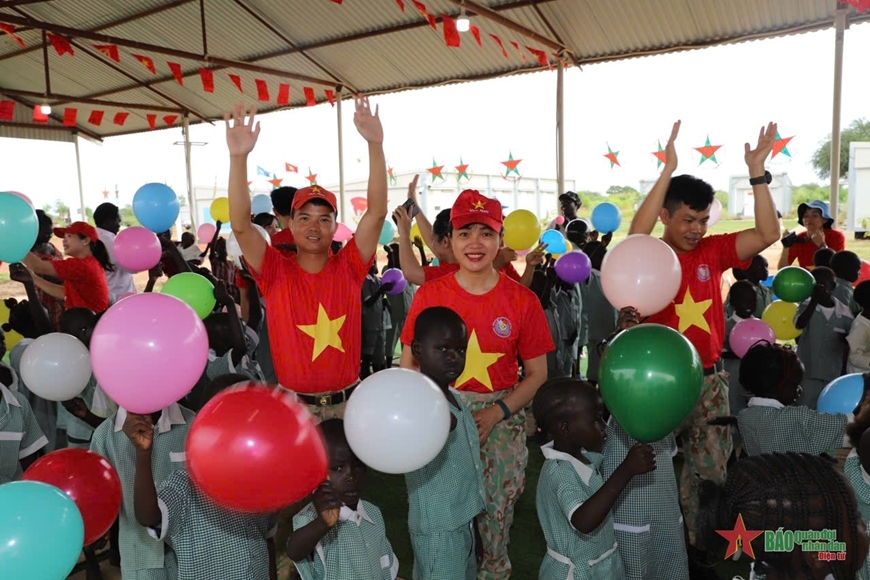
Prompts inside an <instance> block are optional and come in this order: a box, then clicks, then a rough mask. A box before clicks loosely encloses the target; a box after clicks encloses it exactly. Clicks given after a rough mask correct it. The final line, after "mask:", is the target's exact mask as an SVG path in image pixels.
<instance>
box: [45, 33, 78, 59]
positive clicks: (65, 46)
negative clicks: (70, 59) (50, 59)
mask: <svg viewBox="0 0 870 580" xmlns="http://www.w3.org/2000/svg"><path fill="white" fill-rule="evenodd" d="M45 34H46V36H48V40H49V42H51V45H52V46H53V47H54V50H55V51H57V54H58V55H60V56H63V55H65V54H72V55H75V52H73V49H72V45H71V44H70V43H69V40H67V39H66V38H64V37H63V36H59V35H57V34H51V33H50V32H46V33H45Z"/></svg>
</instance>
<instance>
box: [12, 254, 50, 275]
mask: <svg viewBox="0 0 870 580" xmlns="http://www.w3.org/2000/svg"><path fill="white" fill-rule="evenodd" d="M21 262H22V263H23V264H24V265H25V266H27V267H28V268H30V271H31V272H33V273H34V274H36V275H37V276H50V277H52V278H57V270H55V269H54V265H53V264H52V263H51V261H50V260H43V259H42V258H40V257H39V256H37V255H36V254H34V253H33V252H29V253H28V254H27V255H26V256H24V259H23V260H22V261H21Z"/></svg>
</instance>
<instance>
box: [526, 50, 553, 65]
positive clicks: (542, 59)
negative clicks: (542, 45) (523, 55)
mask: <svg viewBox="0 0 870 580" xmlns="http://www.w3.org/2000/svg"><path fill="white" fill-rule="evenodd" d="M526 50H528V51H529V52H531V53H532V55H533V56H534V57H535V58H536V59H538V64H540V65H541V66H545V67H547V68H548V69H550V70H553V65H551V64H550V61H549V60H548V59H547V53H546V52H544V51H543V50H538V49H537V48H532V47H531V46H527V47H526Z"/></svg>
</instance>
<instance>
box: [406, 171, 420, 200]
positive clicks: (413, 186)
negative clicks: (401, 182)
mask: <svg viewBox="0 0 870 580" xmlns="http://www.w3.org/2000/svg"><path fill="white" fill-rule="evenodd" d="M419 179H420V174H419V173H418V174H416V175H414V179H412V180H411V183H409V184H408V199H410V200H411V201H413V202H414V204H415V205H417V181H418V180H419Z"/></svg>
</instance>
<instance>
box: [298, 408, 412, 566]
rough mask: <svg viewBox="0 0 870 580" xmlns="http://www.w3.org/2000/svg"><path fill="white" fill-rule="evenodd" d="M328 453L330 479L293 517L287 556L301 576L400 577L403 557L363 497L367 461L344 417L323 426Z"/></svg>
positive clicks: (378, 514)
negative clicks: (351, 442)
mask: <svg viewBox="0 0 870 580" xmlns="http://www.w3.org/2000/svg"><path fill="white" fill-rule="evenodd" d="M319 429H320V431H321V433H322V434H323V438H324V441H325V443H326V448H327V452H328V453H329V473H328V477H327V480H326V481H324V482H323V483H321V484H320V486H319V487H318V488H317V490H316V491H315V492H314V496H313V501H312V502H311V503H309V504H308V505H306V506H305V507H304V508H302V511H300V512H299V513H298V514H296V515H295V516H293V532H291V533H290V536H289V537H288V538H287V547H286V549H287V557H289V558H290V559H291V560H292V561H293V563H294V564H295V565H296V570H297V571H298V572H299V575H300V576H301V577H302V580H345V579H348V580H349V579H352V578H353V579H356V578H360V579H363V578H364V579H366V580H395V578H396V575H397V574H398V572H399V562H398V560H396V555H395V554H394V553H393V547H392V546H391V545H390V542H389V540H387V534H386V528H385V527H384V518H383V516H382V515H381V511H380V510H379V509H378V508H377V507H375V506H374V505H372V504H370V503H369V502H367V501H364V500H362V499H360V491H362V489H363V487H364V486H365V478H366V466H365V465H364V464H363V462H362V461H360V460H359V458H358V457H357V456H356V455H354V453H353V451H351V449H350V446H349V445H348V443H347V438H346V437H345V434H344V421H342V420H340V419H329V420H327V421H324V422H323V423H321V424H320V425H319Z"/></svg>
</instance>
